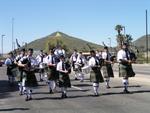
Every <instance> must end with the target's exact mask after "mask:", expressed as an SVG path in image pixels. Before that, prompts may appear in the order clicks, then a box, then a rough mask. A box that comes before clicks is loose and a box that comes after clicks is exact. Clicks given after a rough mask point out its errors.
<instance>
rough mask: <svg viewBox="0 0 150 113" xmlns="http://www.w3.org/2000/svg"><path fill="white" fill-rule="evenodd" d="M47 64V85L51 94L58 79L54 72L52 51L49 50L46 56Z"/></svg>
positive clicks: (54, 63)
mask: <svg viewBox="0 0 150 113" xmlns="http://www.w3.org/2000/svg"><path fill="white" fill-rule="evenodd" d="M46 60H47V61H46V62H47V65H48V86H49V93H50V94H52V93H53V92H54V89H55V88H56V80H57V79H58V77H57V73H56V61H55V55H54V51H53V50H50V53H49V55H48V56H47V59H46Z"/></svg>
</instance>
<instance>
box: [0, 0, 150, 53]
mask: <svg viewBox="0 0 150 113" xmlns="http://www.w3.org/2000/svg"><path fill="white" fill-rule="evenodd" d="M146 9H147V11H148V22H149V19H150V0H0V36H1V37H2V35H5V36H4V37H3V43H4V46H3V48H4V50H3V51H4V53H7V52H9V51H10V50H12V18H14V22H13V23H14V25H13V28H14V31H13V36H14V42H15V39H16V38H17V39H18V41H19V43H20V45H23V44H24V43H25V42H27V43H29V42H31V41H33V40H36V39H39V38H42V37H45V36H47V35H50V34H51V33H53V32H56V31H61V32H63V33H66V34H68V35H71V36H74V37H77V38H80V39H84V40H86V41H90V42H93V43H97V44H101V45H102V42H104V43H105V44H107V45H110V39H111V46H115V45H116V34H117V32H116V31H115V26H116V25H117V24H120V25H123V26H125V29H126V34H131V35H132V38H133V39H134V40H136V39H137V38H139V37H141V36H143V35H145V10H146ZM148 27H150V25H149V24H148ZM148 31H149V32H150V30H148ZM0 40H1V39H0ZM1 43H2V41H0V52H1V51H2V50H1Z"/></svg>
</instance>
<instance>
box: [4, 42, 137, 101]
mask: <svg viewBox="0 0 150 113" xmlns="http://www.w3.org/2000/svg"><path fill="white" fill-rule="evenodd" d="M33 52H34V51H33V49H32V48H29V49H28V51H27V52H26V50H25V49H22V50H21V51H20V54H18V55H17V56H16V57H14V56H13V53H9V57H8V58H7V59H6V61H5V64H6V66H7V75H8V81H9V83H10V85H12V84H13V83H14V82H15V77H16V78H17V79H18V80H17V82H18V87H19V94H20V95H25V100H26V101H29V100H32V91H33V87H36V86H38V82H37V79H36V76H35V73H37V72H38V73H39V75H40V81H41V82H46V83H47V84H48V92H49V93H50V94H53V93H55V91H56V87H57V86H58V87H59V88H60V89H61V98H67V97H68V96H67V89H68V88H70V87H71V79H70V74H71V73H72V74H74V77H75V78H74V79H75V80H78V79H79V80H80V82H84V77H85V76H86V74H89V75H90V78H89V79H90V82H92V84H93V95H94V96H99V92H100V91H99V86H100V84H99V83H103V82H105V83H106V88H111V87H110V78H111V77H114V73H113V69H112V65H113V64H114V63H115V60H114V57H112V55H111V53H110V52H109V50H108V47H106V46H105V47H104V49H103V51H101V52H98V51H94V50H91V51H90V56H88V57H87V56H86V57H85V56H84V55H83V53H82V52H78V51H77V50H74V52H73V53H72V55H71V56H70V57H67V55H66V53H65V50H64V49H62V48H61V47H60V46H59V47H58V48H57V49H51V50H50V51H49V54H47V53H44V52H43V50H41V51H40V54H39V55H37V56H36V57H33ZM134 61H135V59H134V60H132V58H131V55H130V51H129V49H128V45H127V44H125V43H124V44H123V47H122V48H121V49H120V50H119V51H118V53H117V62H119V77H123V86H124V90H123V92H124V93H129V91H128V84H129V82H128V80H129V77H134V76H135V73H134V71H133V69H132V63H133V62H134ZM71 70H73V72H72V71H71Z"/></svg>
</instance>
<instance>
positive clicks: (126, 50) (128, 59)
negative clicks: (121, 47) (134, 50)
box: [125, 50, 130, 60]
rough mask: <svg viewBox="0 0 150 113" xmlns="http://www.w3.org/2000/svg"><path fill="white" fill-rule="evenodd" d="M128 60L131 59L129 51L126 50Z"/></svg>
mask: <svg viewBox="0 0 150 113" xmlns="http://www.w3.org/2000/svg"><path fill="white" fill-rule="evenodd" d="M125 53H126V58H127V60H130V56H129V51H127V50H125Z"/></svg>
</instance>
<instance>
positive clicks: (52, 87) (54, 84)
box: [48, 80, 56, 90]
mask: <svg viewBox="0 0 150 113" xmlns="http://www.w3.org/2000/svg"><path fill="white" fill-rule="evenodd" d="M48 85H49V89H51V90H54V89H55V88H56V83H55V81H54V80H49V81H48Z"/></svg>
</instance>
